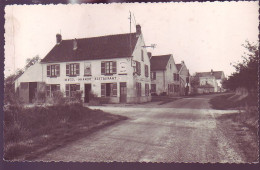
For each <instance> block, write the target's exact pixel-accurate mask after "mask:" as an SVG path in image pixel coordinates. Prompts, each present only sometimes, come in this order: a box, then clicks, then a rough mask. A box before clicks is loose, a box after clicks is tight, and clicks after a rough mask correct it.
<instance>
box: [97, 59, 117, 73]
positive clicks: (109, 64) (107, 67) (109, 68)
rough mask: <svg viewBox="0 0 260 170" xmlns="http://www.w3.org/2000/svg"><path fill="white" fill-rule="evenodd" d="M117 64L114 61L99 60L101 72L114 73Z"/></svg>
mask: <svg viewBox="0 0 260 170" xmlns="http://www.w3.org/2000/svg"><path fill="white" fill-rule="evenodd" d="M116 73H117V64H116V61H102V62H101V74H102V75H106V74H116Z"/></svg>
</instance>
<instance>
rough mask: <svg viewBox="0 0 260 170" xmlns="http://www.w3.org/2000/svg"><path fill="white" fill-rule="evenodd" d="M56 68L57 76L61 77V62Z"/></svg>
mask: <svg viewBox="0 0 260 170" xmlns="http://www.w3.org/2000/svg"><path fill="white" fill-rule="evenodd" d="M55 70H56V76H57V77H59V76H60V65H59V64H57V65H55Z"/></svg>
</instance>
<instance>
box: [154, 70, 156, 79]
mask: <svg viewBox="0 0 260 170" xmlns="http://www.w3.org/2000/svg"><path fill="white" fill-rule="evenodd" d="M153 79H154V80H156V72H153Z"/></svg>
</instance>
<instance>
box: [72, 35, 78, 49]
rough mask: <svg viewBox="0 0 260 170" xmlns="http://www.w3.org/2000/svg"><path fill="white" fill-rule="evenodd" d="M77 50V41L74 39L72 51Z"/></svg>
mask: <svg viewBox="0 0 260 170" xmlns="http://www.w3.org/2000/svg"><path fill="white" fill-rule="evenodd" d="M77 48H78V42H77V39H76V38H75V39H74V41H73V50H76V49H77Z"/></svg>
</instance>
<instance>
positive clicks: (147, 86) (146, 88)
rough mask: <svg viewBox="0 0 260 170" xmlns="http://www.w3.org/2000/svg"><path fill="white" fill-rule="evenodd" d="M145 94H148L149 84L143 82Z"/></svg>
mask: <svg viewBox="0 0 260 170" xmlns="http://www.w3.org/2000/svg"><path fill="white" fill-rule="evenodd" d="M145 96H149V84H145Z"/></svg>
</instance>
